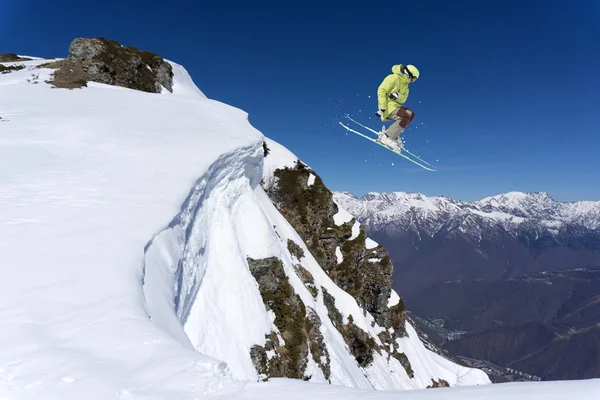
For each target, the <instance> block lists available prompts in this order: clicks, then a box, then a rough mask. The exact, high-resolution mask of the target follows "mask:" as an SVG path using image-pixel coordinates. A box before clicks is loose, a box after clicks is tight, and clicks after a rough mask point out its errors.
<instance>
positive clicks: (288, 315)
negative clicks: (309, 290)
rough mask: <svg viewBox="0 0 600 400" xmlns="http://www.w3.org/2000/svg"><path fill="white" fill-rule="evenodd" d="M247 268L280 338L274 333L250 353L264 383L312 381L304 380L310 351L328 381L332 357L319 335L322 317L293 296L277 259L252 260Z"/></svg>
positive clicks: (281, 265)
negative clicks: (273, 379)
mask: <svg viewBox="0 0 600 400" xmlns="http://www.w3.org/2000/svg"><path fill="white" fill-rule="evenodd" d="M248 266H249V268H250V272H251V273H252V275H253V276H254V278H255V279H256V282H257V283H258V286H259V290H260V295H261V297H262V299H263V301H264V303H265V306H266V307H267V308H268V309H269V310H271V311H272V312H273V313H274V314H275V326H276V327H277V329H278V330H279V332H278V333H279V334H278V333H276V332H271V333H270V334H269V335H267V336H266V344H265V345H264V346H258V345H255V346H253V347H252V348H251V349H250V357H251V358H252V362H253V364H254V367H255V368H256V370H257V372H259V374H260V375H261V376H262V377H263V378H264V379H266V378H270V377H287V378H295V379H305V378H310V377H306V376H305V371H306V366H307V357H308V354H309V349H310V353H311V354H312V357H313V360H314V361H315V363H316V364H317V365H318V366H319V367H320V368H321V370H322V371H323V375H324V376H325V379H329V375H330V373H331V372H330V368H329V354H328V352H327V348H326V346H325V343H324V340H323V335H322V334H321V332H320V331H319V327H320V326H321V321H320V319H319V316H318V315H317V314H316V313H315V312H314V310H312V309H311V308H307V307H306V306H305V305H304V303H303V302H302V300H301V299H300V297H299V296H298V295H297V294H296V293H295V292H294V289H293V287H292V286H291V285H290V283H289V282H288V278H287V276H286V275H285V272H284V269H283V264H282V263H281V261H280V260H279V259H278V258H276V257H271V258H266V259H261V260H254V259H251V258H249V259H248ZM281 339H283V340H281Z"/></svg>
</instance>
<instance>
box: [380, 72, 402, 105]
mask: <svg viewBox="0 0 600 400" xmlns="http://www.w3.org/2000/svg"><path fill="white" fill-rule="evenodd" d="M393 89H394V75H388V76H386V77H385V79H384V80H383V82H381V85H379V89H377V105H378V107H379V109H386V108H387V103H388V96H389V94H390V92H391V91H392V90H393ZM405 101H406V99H405Z"/></svg>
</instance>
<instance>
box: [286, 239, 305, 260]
mask: <svg viewBox="0 0 600 400" xmlns="http://www.w3.org/2000/svg"><path fill="white" fill-rule="evenodd" d="M287 248H288V251H289V252H290V254H291V255H293V256H294V257H296V258H297V259H298V260H300V259H301V258H302V257H304V250H302V247H300V246H299V245H298V243H296V242H294V241H293V240H291V239H288V241H287Z"/></svg>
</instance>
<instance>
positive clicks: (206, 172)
mask: <svg viewBox="0 0 600 400" xmlns="http://www.w3.org/2000/svg"><path fill="white" fill-rule="evenodd" d="M43 62H46V61H45V60H34V61H28V62H23V63H22V64H24V65H26V66H27V68H26V69H25V70H22V71H17V72H12V73H9V74H3V75H0V86H1V87H2V93H3V96H0V117H2V120H0V399H1V398H7V399H19V400H20V399H61V400H62V399H67V400H69V399H109V398H110V399H144V400H146V399H177V400H179V399H182V400H187V399H190V400H191V399H197V398H203V397H213V398H229V399H238V398H239V399H255V398H267V399H268V398H282V397H284V396H285V397H286V398H290V399H295V398H298V399H299V398H307V397H314V398H330V399H338V398H339V399H342V398H344V399H353V398H361V399H366V398H374V399H375V398H392V396H393V398H402V397H403V396H404V397H405V398H411V399H412V398H423V399H430V398H431V399H434V398H441V397H443V398H444V399H454V398H456V399H458V398H460V399H504V398H531V399H537V398H539V399H542V398H543V399H544V400H548V399H551V400H552V399H559V398H560V399H561V400H562V399H563V398H564V397H566V396H567V395H569V396H576V398H578V399H587V398H590V399H591V398H595V397H593V396H594V395H595V394H597V393H598V391H599V390H600V383H599V381H598V380H589V381H580V382H552V383H535V384H504V385H485V384H487V383H489V379H488V378H487V376H486V375H485V374H484V373H483V372H481V371H479V370H474V369H469V368H465V367H461V366H459V365H457V364H454V363H452V362H450V361H448V360H446V359H444V358H442V357H440V356H438V355H437V354H435V353H433V352H431V351H429V350H427V349H426V348H425V347H424V345H423V343H422V342H421V341H420V340H419V338H418V336H417V334H416V332H415V331H414V329H413V328H412V326H411V325H410V324H408V323H407V325H406V329H407V332H408V336H407V337H405V338H402V339H398V346H399V351H403V352H405V354H406V355H407V357H408V358H409V360H410V362H411V365H412V368H413V370H414V372H415V378H414V379H410V378H409V377H408V376H407V375H406V372H405V371H404V369H403V368H402V366H401V365H400V364H399V362H398V361H397V360H396V359H394V358H393V357H392V358H391V359H390V360H391V361H388V357H387V354H386V352H385V351H383V352H382V354H381V355H376V357H375V361H374V362H373V364H371V365H370V366H369V367H368V368H366V369H362V368H360V366H358V364H357V363H356V360H355V359H354V358H353V357H352V356H351V355H350V353H349V352H348V350H347V346H346V344H345V343H344V340H343V338H342V337H341V334H340V333H339V332H338V331H337V330H336V329H335V328H334V327H333V324H332V322H331V321H330V319H329V317H328V313H327V309H326V307H325V305H324V303H323V294H322V291H321V290H319V294H318V296H317V298H316V299H315V298H313V296H312V294H311V293H310V291H309V290H308V289H307V288H306V287H305V286H304V284H303V283H302V281H301V280H300V279H299V278H298V276H297V275H296V273H295V269H294V264H297V262H298V260H296V259H294V258H293V257H292V256H291V255H290V254H289V251H288V250H287V239H292V240H294V241H295V242H296V243H298V244H299V245H300V246H301V247H302V248H303V249H304V252H305V257H303V258H302V260H301V264H302V266H303V267H304V268H305V269H307V270H308V271H309V272H310V273H311V274H312V276H313V278H314V281H315V285H316V286H317V288H320V287H322V288H325V289H327V291H328V292H329V293H330V294H331V295H332V296H333V297H334V299H335V305H336V307H337V308H338V309H339V311H340V313H341V314H342V315H343V318H344V320H347V319H348V317H349V316H350V315H352V316H353V319H354V323H355V324H356V325H357V326H359V327H360V328H361V329H363V330H365V331H367V332H369V334H371V335H372V336H373V337H374V338H376V340H378V338H377V334H378V333H380V332H381V330H382V329H383V328H381V327H379V326H378V325H377V324H374V319H373V317H372V316H371V315H370V314H368V313H367V314H366V315H365V314H364V313H363V310H362V309H361V308H360V307H359V306H358V305H357V303H356V301H355V300H354V299H353V298H352V297H351V296H350V295H349V294H347V293H346V292H344V291H343V290H341V289H340V288H338V287H337V286H336V285H335V284H334V283H333V282H332V281H331V279H330V278H329V277H328V276H327V274H326V273H325V272H324V271H323V269H322V268H321V267H320V266H319V265H318V263H317V262H316V260H315V259H314V258H313V257H312V255H311V254H310V252H309V251H308V249H307V247H306V245H305V244H304V242H303V241H302V240H301V238H300V237H299V236H298V234H297V233H296V232H295V230H294V229H293V228H292V227H291V225H290V224H289V223H288V222H287V221H286V220H285V219H284V218H283V216H282V215H281V214H280V213H279V212H278V211H277V209H276V208H275V206H274V205H273V204H272V202H271V201H270V199H269V198H268V196H267V195H266V194H265V192H264V191H263V189H262V188H261V186H260V184H259V183H260V181H261V180H264V181H265V182H266V183H268V184H273V183H274V180H273V171H274V170H275V169H276V168H280V167H281V166H282V165H287V166H293V165H294V163H295V161H296V160H297V158H296V157H295V156H294V155H293V154H292V153H291V152H289V151H288V150H287V149H285V148H284V147H283V146H281V145H279V144H277V143H276V142H274V141H270V140H268V139H266V140H267V144H268V147H269V148H270V149H271V154H270V155H269V156H268V157H267V158H266V159H265V158H264V157H263V148H262V143H263V140H265V138H264V137H263V135H262V134H261V133H260V132H258V131H257V130H256V129H254V128H253V127H252V126H251V125H250V124H249V123H248V120H247V115H246V113H244V112H243V111H241V110H238V109H236V108H233V107H230V106H228V105H225V104H223V103H220V102H217V101H213V100H210V99H207V98H206V97H205V96H204V95H203V94H202V92H201V91H200V90H199V89H198V88H197V87H195V85H194V84H193V82H192V80H191V78H190V77H189V75H188V74H187V72H185V70H184V69H183V68H182V67H180V66H177V65H176V64H174V63H173V65H174V72H175V77H174V79H175V84H174V93H173V94H171V93H165V94H150V93H143V92H138V91H134V90H129V89H123V88H115V87H111V86H107V85H101V84H90V85H89V87H87V88H83V89H78V90H64V89H52V88H51V87H50V86H49V85H47V84H45V83H44V81H45V80H47V79H48V78H49V74H50V73H51V71H50V70H47V69H35V68H34V67H35V66H36V65H38V64H41V63H43ZM32 74H39V80H38V81H39V82H40V83H38V84H32V83H28V82H27V79H31V75H32ZM340 213H341V214H340ZM340 213H338V217H337V219H336V223H338V222H339V223H344V222H349V221H351V219H352V217H351V216H350V218H349V219H348V215H346V214H348V213H347V212H346V213H344V212H343V211H342V210H340ZM340 221H343V222H340ZM353 230H354V229H353ZM269 256H277V257H279V258H280V259H281V260H282V262H283V265H284V268H285V272H286V274H287V275H288V278H289V280H290V283H291V284H292V286H293V288H294V290H295V292H296V293H297V294H298V295H299V296H300V297H301V299H302V301H303V302H304V303H305V304H306V305H307V306H308V307H311V308H314V310H315V311H316V312H317V314H318V315H319V317H320V318H321V321H322V326H321V332H322V334H323V336H324V340H325V343H326V346H327V349H328V351H329V355H330V358H331V373H332V376H331V382H332V384H333V385H325V384H318V383H315V382H323V381H324V377H323V375H322V374H320V373H319V371H320V369H319V367H318V366H317V365H316V364H314V363H311V364H309V366H308V370H309V371H311V372H314V374H313V379H312V382H301V381H294V380H286V379H276V380H273V381H272V382H269V383H260V384H258V383H249V381H253V380H256V379H257V376H256V371H255V370H254V368H253V367H252V363H251V360H250V357H249V348H250V346H252V345H253V344H263V343H264V335H265V334H266V333H269V332H270V331H271V330H275V329H276V328H275V326H274V324H273V318H274V316H273V313H272V312H267V311H266V309H265V307H264V305H263V303H262V300H261V298H260V293H259V291H258V287H257V284H256V282H255V281H254V279H253V278H252V276H251V274H250V272H249V270H248V265H247V261H246V259H247V257H251V258H264V257H269ZM399 299H400V298H399V296H398V294H397V293H395V292H392V296H391V297H390V299H389V302H388V304H389V305H393V304H396V303H397V302H398V301H399ZM309 358H311V357H309ZM431 378H435V379H439V378H442V379H445V380H447V381H448V382H450V384H451V385H483V386H480V387H477V388H450V389H436V390H423V391H412V392H410V393H401V392H396V391H394V392H389V391H379V392H377V391H373V390H372V389H373V388H375V389H388V390H389V389H417V388H423V387H425V386H426V385H428V384H430V383H431ZM341 386H350V387H354V388H353V389H351V388H343V387H341Z"/></svg>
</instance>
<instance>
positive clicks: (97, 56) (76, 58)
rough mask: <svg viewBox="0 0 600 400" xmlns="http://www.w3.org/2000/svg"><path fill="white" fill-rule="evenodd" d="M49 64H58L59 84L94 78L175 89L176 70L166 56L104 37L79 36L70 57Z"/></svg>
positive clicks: (149, 89)
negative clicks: (123, 44) (174, 76)
mask: <svg viewBox="0 0 600 400" xmlns="http://www.w3.org/2000/svg"><path fill="white" fill-rule="evenodd" d="M46 66H48V67H51V68H52V67H54V68H58V70H57V71H56V72H55V79H54V81H53V82H52V83H54V84H55V85H56V86H57V87H69V88H72V87H81V86H83V85H84V84H85V83H84V84H81V83H82V82H83V81H93V82H99V83H105V84H108V85H114V86H122V87H126V88H129V89H135V90H140V91H144V92H150V93H160V92H161V91H162V88H163V87H164V88H166V89H167V90H169V91H170V92H172V91H173V70H172V67H171V65H170V64H169V63H168V62H166V61H165V60H164V59H163V58H162V57H160V56H158V55H156V54H153V53H150V52H147V51H143V50H138V49H136V48H134V47H127V46H121V45H120V44H119V43H118V42H116V41H114V40H107V39H104V38H78V39H75V40H73V42H72V43H71V45H70V46H69V57H68V58H67V59H65V60H62V61H58V62H56V63H51V64H47V65H46ZM74 80H75V81H76V82H75V85H73V83H72V82H71V81H74ZM69 82H71V83H70V84H69ZM77 85H79V86H77Z"/></svg>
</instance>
